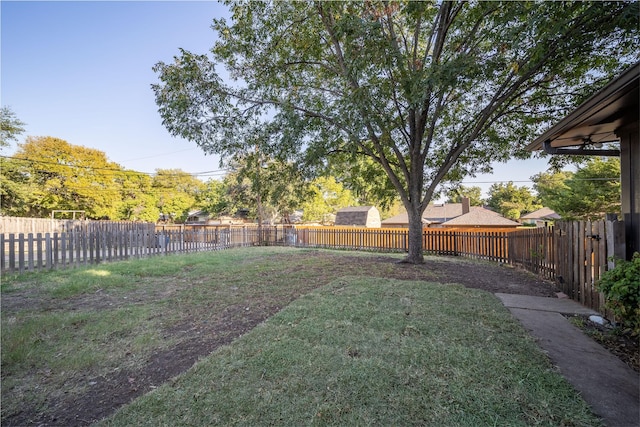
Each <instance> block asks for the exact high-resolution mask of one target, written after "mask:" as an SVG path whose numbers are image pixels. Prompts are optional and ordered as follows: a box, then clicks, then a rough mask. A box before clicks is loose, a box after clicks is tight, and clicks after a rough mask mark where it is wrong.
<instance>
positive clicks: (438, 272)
mask: <svg viewBox="0 0 640 427" xmlns="http://www.w3.org/2000/svg"><path fill="white" fill-rule="evenodd" d="M303 256H309V257H316V258H317V257H324V258H326V260H327V262H326V263H325V267H323V268H321V269H320V268H317V271H316V274H315V275H314V276H316V277H315V279H313V280H309V282H308V283H306V284H305V285H304V286H303V287H302V288H298V289H291V290H290V292H289V293H288V294H286V295H280V296H279V297H277V298H274V296H273V295H268V294H264V293H255V294H253V295H252V296H251V297H250V298H249V300H247V301H245V302H244V303H243V304H242V305H241V306H231V307H224V308H218V310H219V313H217V314H216V315H215V316H212V317H209V319H208V321H206V322H204V321H202V319H201V318H200V317H198V316H197V315H193V316H192V317H187V318H186V319H185V321H184V323H183V324H181V325H180V326H179V327H174V328H173V329H172V330H168V331H165V333H166V334H169V335H171V334H180V336H181V339H180V340H179V342H180V344H178V345H176V346H174V347H172V348H170V349H167V350H165V351H162V352H159V353H156V354H154V355H153V356H152V357H150V358H149V359H148V360H146V363H145V364H144V366H143V368H141V369H138V370H118V371H116V372H114V373H112V374H110V375H108V376H104V377H97V378H89V379H87V378H84V379H83V381H87V380H88V381H89V384H90V387H89V388H88V389H87V391H86V393H84V395H82V396H80V397H78V396H73V397H72V396H69V397H68V398H59V399H57V400H55V401H49V402H47V407H46V408H44V409H43V408H33V407H31V408H30V407H27V406H25V407H24V408H23V410H22V412H20V413H18V414H13V415H11V416H9V417H7V419H3V420H2V425H3V426H28V425H37V426H85V425H89V424H92V423H94V422H96V421H98V420H100V419H102V418H104V417H106V416H109V415H110V414H112V413H113V412H115V411H116V410H117V409H118V408H119V407H121V406H123V405H125V404H127V403H129V402H131V401H132V400H133V399H135V398H136V397H138V396H140V395H142V394H145V393H147V392H149V391H151V390H153V389H154V388H155V387H158V386H160V385H161V384H163V383H164V382H166V381H168V380H170V379H171V378H173V377H175V376H177V375H179V374H181V373H182V372H185V371H186V370H188V369H189V368H190V367H191V366H192V365H193V364H194V363H195V362H196V361H198V359H200V358H202V357H205V356H207V355H208V354H210V353H211V352H213V351H215V350H216V349H217V348H219V347H220V346H223V345H225V344H228V343H230V342H232V341H233V340H235V339H236V338H237V337H239V336H241V335H242V334H244V333H246V332H247V331H249V330H251V329H252V328H254V327H255V326H256V325H258V324H259V323H261V322H263V321H264V320H265V319H267V318H268V317H270V316H272V315H273V314H275V313H276V312H277V311H279V310H280V309H281V308H282V307H285V306H286V305H287V304H289V303H290V302H291V301H292V300H294V299H296V298H298V297H299V296H300V295H302V294H304V293H307V292H310V291H311V290H313V289H315V288H317V287H320V286H322V285H324V284H326V283H327V282H328V281H330V280H332V279H333V278H335V277H339V276H342V275H347V274H367V275H371V276H377V277H388V278H394V279H404V280H424V281H429V282H439V283H459V284H462V285H464V286H467V287H470V288H476V289H482V290H486V291H488V292H491V293H495V292H504V293H512V294H523V295H534V296H544V297H555V295H556V292H557V289H556V287H555V286H554V285H553V284H552V283H550V282H548V281H545V280H541V279H539V278H538V277H536V276H535V275H533V274H531V273H528V272H525V271H521V270H517V269H514V268H512V267H509V266H505V265H498V264H493V263H484V262H475V261H469V260H464V259H460V258H455V259H449V258H428V259H427V261H426V263H425V264H424V265H411V264H402V263H398V262H397V260H395V259H392V258H390V257H386V256H379V257H376V256H372V257H369V256H367V257H363V256H353V255H349V254H348V253H345V254H344V255H342V254H337V255H336V254H335V253H329V252H322V251H316V252H306V253H305V255H303ZM283 268H286V262H285V260H284V259H283ZM155 297H158V296H157V295H156V296H155ZM5 303H8V304H9V305H11V306H12V307H13V308H15V307H20V306H21V304H23V303H24V301H20V298H19V295H11V299H10V301H6V300H4V299H3V301H2V305H3V308H4V307H5ZM82 303H89V304H91V302H90V301H87V300H84V301H83V300H82V299H78V300H73V299H71V300H69V301H68V302H66V303H65V304H68V306H69V307H73V306H77V304H82ZM113 303H114V302H113V301H107V302H106V304H113ZM100 304H105V301H104V300H102V301H101V303H100Z"/></svg>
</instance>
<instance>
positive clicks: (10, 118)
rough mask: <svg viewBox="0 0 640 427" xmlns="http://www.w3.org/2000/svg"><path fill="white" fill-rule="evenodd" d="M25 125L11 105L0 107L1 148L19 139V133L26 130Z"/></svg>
mask: <svg viewBox="0 0 640 427" xmlns="http://www.w3.org/2000/svg"><path fill="white" fill-rule="evenodd" d="M24 125H25V123H23V122H22V121H20V120H19V119H18V118H17V117H16V115H15V113H14V112H13V111H11V109H10V108H9V107H2V108H0V148H3V147H6V146H8V145H9V143H10V142H11V141H17V140H18V135H20V134H21V133H23V132H24V127H23V126H24Z"/></svg>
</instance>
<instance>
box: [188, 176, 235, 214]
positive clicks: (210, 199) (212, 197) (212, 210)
mask: <svg viewBox="0 0 640 427" xmlns="http://www.w3.org/2000/svg"><path fill="white" fill-rule="evenodd" d="M227 194H228V186H227V181H226V180H225V181H220V180H217V179H209V180H208V181H207V182H205V183H204V187H203V189H202V190H201V191H200V192H199V193H198V197H197V200H196V204H197V206H198V207H200V208H201V209H202V210H204V211H205V212H207V213H208V214H209V215H211V216H212V217H220V216H223V215H230V214H231V212H229V205H230V202H229V200H228V197H227Z"/></svg>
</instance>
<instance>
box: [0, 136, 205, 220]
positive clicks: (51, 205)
mask: <svg viewBox="0 0 640 427" xmlns="http://www.w3.org/2000/svg"><path fill="white" fill-rule="evenodd" d="M203 186H204V184H203V183H202V182H200V181H199V180H197V179H196V178H193V177H192V176H191V175H189V174H188V173H186V172H183V171H181V170H158V171H156V174H155V176H154V177H153V178H152V177H151V176H149V175H147V174H145V173H141V172H136V171H132V170H126V169H124V168H122V167H121V166H120V165H118V164H117V163H114V162H112V161H110V160H109V159H108V158H107V156H106V154H105V153H104V152H102V151H100V150H96V149H93V148H87V147H83V146H79V145H73V144H70V143H68V142H67V141H64V140H62V139H59V138H54V137H50V136H46V137H27V138H26V140H25V142H24V143H21V144H18V150H17V151H16V153H15V154H14V155H13V156H10V157H7V156H3V157H1V158H0V214H2V215H11V216H31V217H47V216H49V215H50V214H51V211H52V210H84V211H86V214H85V215H86V217H87V218H89V219H111V220H135V221H152V222H155V221H157V220H158V217H159V214H160V212H161V209H160V208H165V209H166V210H167V212H171V213H175V215H174V216H175V218H174V219H175V220H182V219H185V218H186V216H187V212H188V211H189V210H190V209H193V208H194V207H195V206H197V202H196V196H197V193H198V191H200V189H201V188H202V187H203Z"/></svg>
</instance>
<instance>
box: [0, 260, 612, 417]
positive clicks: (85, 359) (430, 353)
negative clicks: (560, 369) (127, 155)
mask: <svg viewBox="0 0 640 427" xmlns="http://www.w3.org/2000/svg"><path fill="white" fill-rule="evenodd" d="M348 256H349V262H348V263H345V264H340V262H341V261H340V260H343V259H345V257H347V253H345V252H330V251H306V250H305V251H301V250H296V249H291V248H286V249H285V248H248V249H238V250H229V251H225V252H217V253H207V254H196V255H188V256H171V257H161V258H153V259H149V260H139V261H132V262H124V263H114V264H104V265H100V266H97V267H96V266H94V267H89V268H85V269H76V270H66V271H58V272H52V273H41V274H32V275H25V276H21V277H18V278H8V279H7V280H3V285H2V296H3V311H2V384H3V387H2V388H3V390H2V400H3V409H2V411H3V421H4V420H5V418H7V419H11V418H10V416H11V415H12V414H13V413H15V411H16V410H18V409H17V408H20V407H32V408H35V409H34V410H37V409H38V408H44V407H46V406H47V405H48V404H49V403H50V402H51V401H52V400H54V401H57V400H56V399H58V400H60V399H63V397H62V396H61V395H62V394H67V395H71V396H76V397H80V396H82V395H84V394H86V393H88V392H89V391H90V389H91V383H92V382H94V381H92V379H93V378H96V377H98V376H108V375H109V373H112V372H114V371H117V370H123V369H132V370H135V369H137V368H140V366H142V365H144V363H145V360H148V358H149V357H150V355H152V354H154V353H157V352H161V351H167V350H168V351H171V349H173V348H175V347H176V346H177V345H179V344H180V343H181V342H182V341H185V340H187V339H193V338H194V336H196V335H197V334H201V335H205V334H213V333H214V332H215V329H216V328H218V327H219V325H221V324H222V323H215V322H216V321H219V320H220V319H222V318H224V320H225V321H226V322H229V321H231V322H234V321H240V320H241V317H242V316H246V315H247V314H246V313H247V312H254V311H256V310H258V309H259V308H260V307H261V306H264V307H266V306H269V304H271V305H270V306H271V307H272V308H277V309H280V308H282V309H281V310H280V311H278V312H277V313H276V314H275V315H273V316H270V317H269V316H266V317H267V320H266V321H264V322H262V323H260V324H259V325H258V326H257V327H255V328H253V329H251V330H250V331H248V332H247V333H245V334H244V335H242V336H241V337H239V338H237V339H235V340H233V341H230V343H229V344H228V345H225V346H222V347H220V348H218V349H217V350H216V351H214V352H213V353H211V354H210V355H208V356H206V357H204V358H202V359H201V360H200V361H199V362H198V363H197V364H196V365H194V366H193V367H192V368H191V369H190V370H188V371H187V372H186V373H184V374H183V375H180V376H178V377H175V378H173V379H171V380H169V381H167V382H165V383H164V384H163V385H159V386H158V387H152V388H153V391H151V392H149V393H146V394H144V395H143V396H141V397H139V398H138V399H136V400H135V401H133V402H132V403H131V404H129V405H126V406H124V407H122V408H121V409H120V410H119V411H118V412H117V413H115V414H114V415H113V416H111V417H110V418H107V419H106V420H103V421H102V423H101V424H102V425H105V426H131V425H148V426H178V425H190V426H210V425H247V426H255V425H274V424H275V425H296V426H297V425H438V426H446V425H451V426H454V425H455V426H476V425H503V426H513V425H522V426H530V425H549V426H559V425H577V426H580V425H589V426H590V425H600V424H599V421H598V419H597V418H595V417H594V416H593V415H592V414H591V413H590V411H589V409H588V407H587V406H586V404H585V403H584V402H583V401H582V400H581V399H580V397H579V396H578V395H577V393H576V392H575V391H574V390H573V389H572V388H571V387H570V386H569V385H568V383H567V382H566V381H564V379H562V377H560V376H559V375H558V374H557V373H556V372H555V371H554V370H553V368H552V366H551V365H550V363H549V361H548V360H547V359H546V357H545V356H544V355H543V354H542V353H541V351H540V350H539V349H538V348H537V346H536V345H535V343H534V342H533V340H532V339H531V338H530V337H529V336H528V335H527V334H526V332H525V331H524V330H523V329H522V327H521V326H520V325H519V324H518V323H517V321H515V320H514V319H513V318H512V317H511V315H510V314H509V312H508V310H506V309H505V308H504V307H503V306H502V305H501V304H500V302H499V301H498V299H497V298H496V297H494V296H493V295H492V294H490V293H488V292H484V291H480V290H475V289H468V288H465V287H463V286H460V285H456V284H440V283H435V280H434V281H431V280H425V277H426V278H428V272H427V273H426V275H423V276H424V277H422V278H421V280H415V279H406V280H400V279H398V278H392V277H387V276H389V275H390V272H391V271H392V270H393V269H395V268H397V267H396V264H394V263H391V262H381V261H380V260H381V259H386V260H389V259H391V260H394V259H396V258H397V256H394V255H380V254H366V253H358V254H353V253H349V254H348ZM371 258H375V260H376V263H375V264H372V263H367V262H365V261H367V260H369V259H371ZM358 259H361V260H363V262H362V263H359V262H358ZM461 262H462V261H461ZM372 265H378V266H379V268H378V269H376V268H372V267H371V266H372ZM451 266H452V268H455V266H456V262H454V261H452V262H451ZM403 268H404V267H403ZM406 268H408V269H413V268H414V267H411V266H408V267H406ZM407 271H408V270H403V277H404V276H409V277H413V276H414V273H413V272H414V270H410V271H409V272H410V273H411V274H407ZM417 274H418V270H417V269H416V270H415V275H417ZM5 298H7V300H6V301H5V300H4V299H5ZM256 300H258V301H259V302H260V304H253V305H252V301H256ZM292 300H293V302H291V303H289V301H292ZM283 302H284V303H283ZM230 307H235V308H238V307H241V308H242V309H241V310H239V311H238V310H230ZM273 311H274V310H272V312H273ZM276 311H277V310H276ZM265 313H266V311H265ZM207 322H208V323H210V324H215V325H218V326H216V328H211V329H206V328H205V327H203V328H201V329H197V328H195V329H196V331H195V332H193V334H191V335H189V336H186V335H185V334H180V333H170V332H171V331H173V332H175V331H177V330H182V329H181V328H184V325H185V324H187V323H188V324H189V325H191V326H193V325H196V326H198V325H204V324H206V323H207ZM187 335H188V334H187ZM203 339H204V337H203ZM43 376H44V377H46V378H44V379H43V378H42V377H43ZM34 377H37V378H34ZM69 384H71V386H69ZM3 424H4V423H3Z"/></svg>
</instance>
